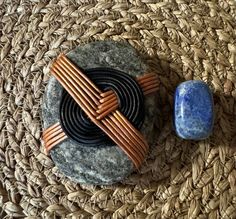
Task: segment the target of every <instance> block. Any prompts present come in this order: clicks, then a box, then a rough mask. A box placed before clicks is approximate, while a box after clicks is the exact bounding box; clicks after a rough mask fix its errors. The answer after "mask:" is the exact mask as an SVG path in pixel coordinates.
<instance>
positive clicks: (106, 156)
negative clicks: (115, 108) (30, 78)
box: [43, 41, 156, 185]
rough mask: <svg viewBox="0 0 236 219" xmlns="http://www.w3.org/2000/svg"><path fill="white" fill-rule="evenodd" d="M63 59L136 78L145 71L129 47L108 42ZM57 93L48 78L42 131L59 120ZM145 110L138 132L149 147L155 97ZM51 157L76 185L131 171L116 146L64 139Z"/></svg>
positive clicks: (108, 179)
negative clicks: (81, 144)
mask: <svg viewBox="0 0 236 219" xmlns="http://www.w3.org/2000/svg"><path fill="white" fill-rule="evenodd" d="M67 56H68V57H69V58H70V59H71V60H72V61H73V62H74V63H76V64H77V65H78V66H80V67H81V68H83V69H89V68H95V67H110V68H114V69H118V70H121V71H124V72H127V73H128V74H131V75H134V76H138V75H141V74H143V73H144V72H145V70H146V68H147V67H146V65H145V64H144V63H143V61H142V60H141V59H140V57H139V56H138V55H137V53H136V51H135V50H134V49H133V48H132V47H131V46H129V45H128V44H123V43H117V42H112V41H104V42H95V43H91V44H87V45H84V46H80V47H77V48H76V49H75V50H73V51H71V52H70V53H68V54H67ZM61 94H62V87H61V85H60V84H59V83H58V82H57V81H56V79H55V78H54V77H52V78H50V80H49V82H48V85H47V88H46V92H45V96H44V103H43V121H44V128H47V127H48V126H50V125H52V124H54V123H55V122H58V121H59V103H60V98H61ZM145 110H146V116H145V121H144V125H143V127H142V130H141V131H142V133H143V134H144V135H145V136H146V138H147V140H148V142H149V144H151V143H152V139H153V132H152V130H153V125H154V122H155V115H156V109H155V96H154V97H153V96H151V97H148V98H146V100H145ZM51 157H52V159H53V160H54V162H55V164H56V165H57V166H58V168H59V169H60V170H61V171H62V172H63V173H64V174H65V175H66V176H67V177H69V178H71V179H72V180H74V181H76V182H79V183H87V184H104V185H105V184H112V183H114V182H118V181H121V180H122V179H124V178H126V177H127V176H128V175H129V174H130V173H131V172H132V171H133V170H134V166H133V164H132V162H131V161H130V159H129V158H128V156H127V155H126V154H125V153H124V152H123V151H122V150H121V149H120V148H119V147H118V146H113V147H105V146H104V147H99V148H92V147H83V146H80V145H78V144H76V142H74V141H72V140H70V139H67V140H65V141H64V142H62V143H60V144H58V145H57V146H56V147H54V148H53V149H52V150H51Z"/></svg>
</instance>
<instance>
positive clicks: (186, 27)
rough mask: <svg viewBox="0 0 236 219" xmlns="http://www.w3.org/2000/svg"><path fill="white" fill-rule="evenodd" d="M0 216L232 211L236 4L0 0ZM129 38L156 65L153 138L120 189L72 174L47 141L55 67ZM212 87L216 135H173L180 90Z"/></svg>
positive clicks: (235, 211)
mask: <svg viewBox="0 0 236 219" xmlns="http://www.w3.org/2000/svg"><path fill="white" fill-rule="evenodd" d="M0 30H1V31H2V32H1V34H0V72H1V76H0V218H4V217H5V218H45V219H51V218H71V219H72V218H73V219H74V218H94V219H95V218H96V219H98V218H117V219H118V218H128V219H133V218H138V219H143V218H147V219H154V218H178V219H179V218H210V219H215V218H221V219H229V218H236V189H235V188H236V166H235V161H236V160H235V157H236V156H235V155H236V122H235V119H236V74H235V72H236V67H235V66H236V32H235V30H236V5H235V1H233V0H229V1H225V0H217V1H203V0H197V1H196V0H189V1H186V0H173V1H160V2H159V1H154V0H135V1H134V0H115V1H110V0H99V1H95V0H88V1H77V3H72V2H71V1H68V0H61V1H60V0H59V1H57V0H55V1H54V0H53V1H41V0H35V1H29V0H23V1H17V0H13V1H5V0H3V1H0ZM106 39H112V40H116V41H126V42H128V43H129V44H131V45H132V46H133V47H135V48H136V49H137V50H138V51H139V52H140V54H141V55H142V56H143V57H144V58H146V59H147V62H148V63H149V65H150V68H151V69H155V71H156V70H158V71H159V79H160V91H159V99H160V101H159V102H160V105H159V106H157V107H158V108H159V109H160V115H159V116H158V121H157V124H156V137H158V141H157V143H156V147H155V148H154V149H153V151H152V153H151V154H150V156H149V158H148V159H147V161H146V163H145V164H144V165H143V167H142V168H141V170H140V173H134V174H133V175H132V176H130V177H129V178H128V179H127V180H126V181H125V182H122V183H120V184H118V185H115V186H107V187H93V186H82V185H81V186H80V185H78V184H75V183H73V182H71V181H70V180H69V179H67V178H65V177H64V176H63V175H62V174H61V173H60V172H59V171H58V169H57V168H56V167H54V164H53V162H52V160H51V159H50V158H49V157H47V156H45V155H44V153H43V147H42V144H41V140H40V137H41V134H42V126H41V123H42V121H41V117H40V115H41V104H42V97H43V93H44V88H45V85H46V82H47V80H48V78H49V76H50V75H49V66H50V65H51V63H52V60H53V59H54V58H55V57H57V56H58V54H60V52H64V53H66V52H67V51H69V50H71V49H73V48H75V46H77V45H81V44H84V43H87V42H91V41H95V40H106ZM189 79H201V80H204V81H205V82H207V83H208V84H209V86H210V87H211V89H212V90H213V92H214V101H215V114H216V116H215V126H214V131H213V135H212V137H210V138H209V139H208V140H205V141H201V142H191V141H189V142H188V141H183V140H181V139H179V138H177V137H176V136H175V133H174V132H173V131H172V125H171V116H170V115H171V114H172V107H173V104H172V103H173V92H174V89H175V87H176V86H177V85H178V84H179V83H180V82H181V81H184V80H189Z"/></svg>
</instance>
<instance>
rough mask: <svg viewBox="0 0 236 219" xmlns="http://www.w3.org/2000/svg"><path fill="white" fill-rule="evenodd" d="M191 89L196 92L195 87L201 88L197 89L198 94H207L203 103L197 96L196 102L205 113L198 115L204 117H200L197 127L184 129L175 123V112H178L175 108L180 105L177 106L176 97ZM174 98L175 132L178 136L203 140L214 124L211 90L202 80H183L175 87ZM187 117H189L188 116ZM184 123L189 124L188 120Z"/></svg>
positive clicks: (175, 119)
mask: <svg viewBox="0 0 236 219" xmlns="http://www.w3.org/2000/svg"><path fill="white" fill-rule="evenodd" d="M197 87H198V88H197ZM192 89H194V92H195V93H196V89H201V90H198V94H203V93H204V95H207V96H206V98H204V103H203V102H202V101H201V98H199V101H200V102H199V103H198V104H199V107H201V109H202V110H205V113H204V114H205V115H199V116H200V117H204V118H201V121H200V124H201V125H200V126H199V127H186V128H185V129H183V128H181V125H178V124H177V115H176V114H178V111H179V110H178V109H177V107H178V108H179V107H180V106H179V104H180V103H179V104H178V103H177V101H176V99H177V98H180V97H181V98H183V97H184V96H185V93H186V92H190V90H192ZM183 92H185V93H183ZM177 95H178V96H177ZM179 96H180V97H179ZM174 99H175V101H174V109H175V110H174V129H175V131H176V134H177V135H178V136H179V137H180V138H183V139H188V140H203V139H206V138H208V137H209V136H210V135H211V133H212V129H213V125H214V101H213V95H212V91H211V90H210V88H209V87H208V85H207V84H206V83H205V82H204V81H201V80H189V81H185V82H183V83H181V84H180V85H179V86H178V87H177V88H176V91H175V98H174ZM189 101H190V100H189ZM203 104H204V106H203ZM177 105H178V106H177ZM187 105H188V104H187V103H186V106H187ZM192 110H194V109H192ZM194 115H195V114H194ZM188 117H189V118H190V116H188ZM207 120H208V121H207ZM203 121H204V122H205V124H204V126H203V124H202V122H203ZM193 122H194V121H193ZM193 122H192V123H193ZM206 122H207V123H206ZM194 124H195V126H196V125H197V123H196V121H195V122H194ZM185 125H190V121H188V122H185Z"/></svg>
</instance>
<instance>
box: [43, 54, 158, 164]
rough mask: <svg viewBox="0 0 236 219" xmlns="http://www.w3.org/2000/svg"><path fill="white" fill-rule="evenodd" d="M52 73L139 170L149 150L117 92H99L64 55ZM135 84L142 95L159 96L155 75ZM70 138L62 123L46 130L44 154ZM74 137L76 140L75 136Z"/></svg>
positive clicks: (53, 66)
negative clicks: (121, 110)
mask: <svg viewBox="0 0 236 219" xmlns="http://www.w3.org/2000/svg"><path fill="white" fill-rule="evenodd" d="M51 73H52V75H54V76H55V78H56V79H57V80H58V81H59V82H60V83H61V85H62V86H63V87H64V89H65V90H66V91H67V92H68V94H69V95H70V97H72V98H73V100H74V101H75V102H76V103H77V104H78V105H79V106H80V107H81V109H82V110H83V112H84V113H85V114H86V116H87V117H88V118H89V119H90V120H91V121H92V123H94V124H95V125H96V126H97V127H98V128H99V129H100V130H102V131H103V132H104V133H106V135H107V136H109V138H110V139H111V140H112V141H113V142H114V143H115V144H117V145H118V146H119V147H120V148H121V149H122V150H123V151H124V152H125V153H126V154H127V156H128V157H129V158H130V159H131V160H132V162H133V164H134V166H135V167H136V168H139V167H140V165H141V164H142V162H143V160H144V158H145V156H146V154H147V152H148V148H149V146H148V144H147V142H146V140H145V138H144V136H143V135H142V134H141V133H140V131H139V130H138V129H137V128H136V127H135V126H134V125H133V124H132V123H131V122H130V121H129V120H128V119H127V118H126V117H125V116H124V115H123V114H122V113H121V112H120V111H119V98H118V96H117V94H116V92H114V91H113V90H111V89H110V90H107V91H105V92H103V91H102V90H100V89H99V88H98V87H97V86H96V85H95V84H94V83H93V81H92V80H90V78H88V77H87V75H86V74H84V73H83V72H82V71H81V70H80V69H78V68H77V67H76V66H75V65H74V64H73V63H72V62H71V61H70V60H69V59H68V58H67V57H66V56H65V55H64V54H61V55H60V56H59V57H58V58H57V59H56V60H55V62H54V63H53V64H52V67H51ZM136 83H137V84H138V86H139V88H140V90H141V92H142V95H149V94H152V93H153V92H156V91H157V89H158V85H159V82H158V79H157V76H156V74H154V73H149V74H144V75H143V76H141V77H138V78H136ZM67 99H68V97H67ZM137 101H138V100H137ZM126 104H129V103H126ZM134 110H136V109H134ZM137 111H140V110H138V109H137ZM140 124H141V123H140ZM69 135H70V134H69V133H67V131H66V130H65V129H64V128H63V125H62V124H61V122H57V123H56V124H54V125H52V126H50V127H49V128H47V129H46V130H45V131H44V132H43V140H44V143H45V152H46V153H47V154H48V153H49V151H50V150H51V149H52V148H53V147H54V146H56V145H57V144H59V143H60V142H62V141H64V140H65V139H67V138H68V137H69ZM71 137H72V138H73V135H72V136H71Z"/></svg>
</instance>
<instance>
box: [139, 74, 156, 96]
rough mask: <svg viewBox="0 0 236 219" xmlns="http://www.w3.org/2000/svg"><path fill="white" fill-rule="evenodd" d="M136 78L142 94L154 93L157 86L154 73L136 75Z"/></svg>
mask: <svg viewBox="0 0 236 219" xmlns="http://www.w3.org/2000/svg"><path fill="white" fill-rule="evenodd" d="M136 80H137V82H138V83H139V85H140V87H141V88H142V90H143V94H144V95H149V94H151V93H154V92H156V91H157V90H158V88H159V80H158V78H157V75H156V74H155V73H149V74H145V75H143V76H140V77H138V78H137V79H136Z"/></svg>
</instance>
